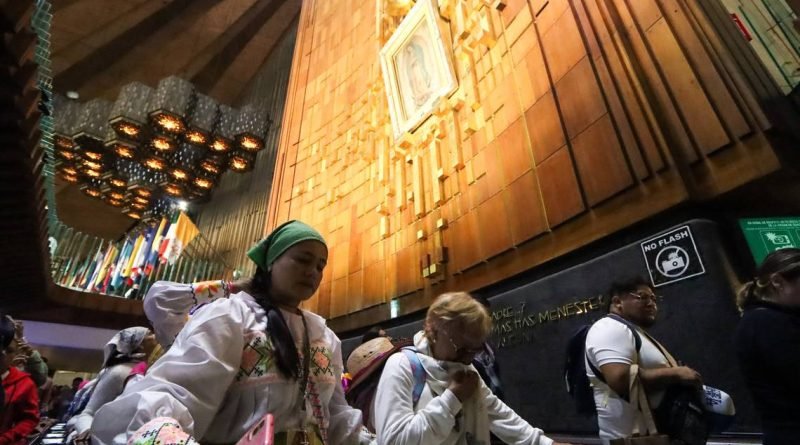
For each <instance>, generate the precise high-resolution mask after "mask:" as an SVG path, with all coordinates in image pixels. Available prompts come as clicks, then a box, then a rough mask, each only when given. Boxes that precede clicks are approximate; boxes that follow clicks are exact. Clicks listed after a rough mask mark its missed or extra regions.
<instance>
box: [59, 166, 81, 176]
mask: <svg viewBox="0 0 800 445" xmlns="http://www.w3.org/2000/svg"><path fill="white" fill-rule="evenodd" d="M59 172H60V173H64V174H66V175H70V176H77V175H78V169H76V168H75V167H73V166H71V165H63V166H61V168H59Z"/></svg>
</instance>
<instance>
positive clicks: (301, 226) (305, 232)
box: [247, 220, 328, 270]
mask: <svg viewBox="0 0 800 445" xmlns="http://www.w3.org/2000/svg"><path fill="white" fill-rule="evenodd" d="M310 240H314V241H319V242H321V243H322V244H325V247H327V246H328V245H327V244H326V243H325V239H324V238H322V235H320V234H319V232H317V231H316V230H314V228H312V227H311V226H309V225H308V224H306V223H304V222H301V221H296V220H292V221H287V222H285V223H283V224H281V225H280V226H278V227H277V228H276V229H275V230H273V231H272V233H270V234H269V235H267V237H266V238H264V239H263V240H261V241H259V242H258V244H256V245H255V246H253V247H251V248H250V250H248V251H247V256H248V257H250V259H251V260H253V262H254V263H256V264H257V265H258V267H260V268H262V269H264V270H268V269H269V266H272V263H274V262H275V260H277V259H278V257H279V256H281V255H283V253H284V252H286V250H287V249H289V248H290V247H292V246H294V245H295V244H297V243H301V242H303V241H310Z"/></svg>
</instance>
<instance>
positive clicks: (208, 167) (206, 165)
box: [200, 159, 222, 175]
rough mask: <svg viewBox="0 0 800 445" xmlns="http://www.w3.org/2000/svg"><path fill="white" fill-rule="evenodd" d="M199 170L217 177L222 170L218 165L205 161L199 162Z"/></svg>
mask: <svg viewBox="0 0 800 445" xmlns="http://www.w3.org/2000/svg"><path fill="white" fill-rule="evenodd" d="M200 168H201V169H202V170H203V171H206V172H208V173H211V174H212V175H218V174H219V173H220V172H221V171H222V168H220V166H219V165H218V164H216V163H214V162H211V161H209V160H207V159H206V160H203V161H202V162H200Z"/></svg>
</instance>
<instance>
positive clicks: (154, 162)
mask: <svg viewBox="0 0 800 445" xmlns="http://www.w3.org/2000/svg"><path fill="white" fill-rule="evenodd" d="M142 164H143V165H144V166H145V167H147V168H149V169H150V170H154V171H157V172H161V171H164V170H166V168H167V161H165V160H164V158H160V157H158V156H148V157H146V158H144V160H143V161H142Z"/></svg>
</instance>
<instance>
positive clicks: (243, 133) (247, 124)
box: [234, 105, 269, 152]
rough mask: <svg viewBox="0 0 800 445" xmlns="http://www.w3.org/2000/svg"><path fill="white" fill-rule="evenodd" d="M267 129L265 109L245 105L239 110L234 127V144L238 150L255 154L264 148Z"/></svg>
mask: <svg viewBox="0 0 800 445" xmlns="http://www.w3.org/2000/svg"><path fill="white" fill-rule="evenodd" d="M268 129H269V118H268V116H267V112H266V110H265V109H263V108H261V107H256V106H254V105H245V106H244V107H242V108H241V110H239V113H238V116H237V118H236V124H235V126H234V133H235V135H236V143H237V145H239V147H240V148H242V149H244V150H247V151H250V152H256V151H259V150H261V149H262V148H264V139H265V137H266V134H267V130H268Z"/></svg>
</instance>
